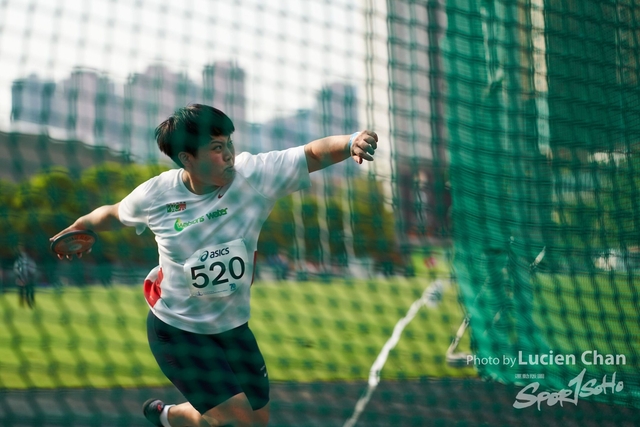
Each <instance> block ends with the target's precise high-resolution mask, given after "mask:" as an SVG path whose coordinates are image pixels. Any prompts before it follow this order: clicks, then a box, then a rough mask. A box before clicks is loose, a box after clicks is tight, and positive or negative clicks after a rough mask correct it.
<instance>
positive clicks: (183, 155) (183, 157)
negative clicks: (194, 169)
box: [178, 151, 193, 166]
mask: <svg viewBox="0 0 640 427" xmlns="http://www.w3.org/2000/svg"><path fill="white" fill-rule="evenodd" d="M178 159H180V162H181V163H182V164H183V165H184V166H187V165H188V166H191V160H192V159H193V156H192V155H191V154H189V153H187V152H186V151H181V152H179V153H178Z"/></svg>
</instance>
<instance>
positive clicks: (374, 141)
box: [363, 130, 378, 149]
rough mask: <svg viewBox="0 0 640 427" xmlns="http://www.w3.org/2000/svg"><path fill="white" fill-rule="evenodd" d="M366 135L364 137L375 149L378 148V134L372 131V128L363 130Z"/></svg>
mask: <svg viewBox="0 0 640 427" xmlns="http://www.w3.org/2000/svg"><path fill="white" fill-rule="evenodd" d="M363 135H364V139H365V141H367V142H368V143H369V144H370V145H371V146H372V147H373V148H374V149H376V148H378V134H377V133H375V132H373V131H370V130H365V131H364V132H363Z"/></svg>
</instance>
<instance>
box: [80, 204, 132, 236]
mask: <svg viewBox="0 0 640 427" xmlns="http://www.w3.org/2000/svg"><path fill="white" fill-rule="evenodd" d="M119 205H120V203H116V204H115V205H104V206H100V207H99V208H97V209H95V210H93V211H92V212H90V213H88V214H86V215H84V216H81V217H80V218H78V219H77V220H76V222H75V223H74V225H78V226H82V227H84V228H85V229H87V230H93V231H109V230H113V229H115V228H119V227H120V226H122V223H121V222H120V216H119V215H118V207H119Z"/></svg>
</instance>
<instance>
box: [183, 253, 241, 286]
mask: <svg viewBox="0 0 640 427" xmlns="http://www.w3.org/2000/svg"><path fill="white" fill-rule="evenodd" d="M205 268H206V265H194V266H193V267H191V278H192V279H193V280H194V282H193V283H191V285H193V286H194V287H196V288H199V289H202V288H204V287H205V286H207V285H208V284H209V282H211V285H212V286H216V285H222V284H223V283H227V282H228V281H229V279H228V278H226V277H225V273H226V272H227V270H229V274H230V275H231V277H233V278H234V279H235V280H239V279H241V278H242V276H244V272H245V265H244V261H243V260H242V258H240V257H238V256H234V257H233V258H231V259H230V260H229V265H228V266H227V265H225V263H223V262H221V261H216V262H214V263H212V264H211V265H210V266H209V271H211V273H208V272H207V271H206V270H205ZM200 270H204V271H201V272H199V271H200ZM216 273H217V276H215V278H213V280H212V279H211V278H210V277H209V275H210V274H211V276H213V275H214V274H216ZM200 278H202V283H198V279H200Z"/></svg>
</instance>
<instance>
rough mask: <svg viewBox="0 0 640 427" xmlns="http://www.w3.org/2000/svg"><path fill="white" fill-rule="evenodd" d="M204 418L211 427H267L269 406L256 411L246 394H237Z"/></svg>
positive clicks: (205, 414)
mask: <svg viewBox="0 0 640 427" xmlns="http://www.w3.org/2000/svg"><path fill="white" fill-rule="evenodd" d="M202 417H203V418H204V419H205V420H206V421H207V422H208V423H209V424H211V426H221V427H222V426H224V427H266V425H267V423H268V422H269V408H268V404H267V406H266V407H265V408H263V410H258V411H254V410H253V409H252V408H251V405H250V404H249V400H248V399H247V396H246V395H245V394H244V393H240V394H237V395H235V396H233V397H231V398H230V399H228V400H226V401H224V402H222V403H221V404H220V405H218V406H216V407H215V408H213V409H210V410H208V411H207V412H206V413H204V414H203V415H202Z"/></svg>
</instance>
